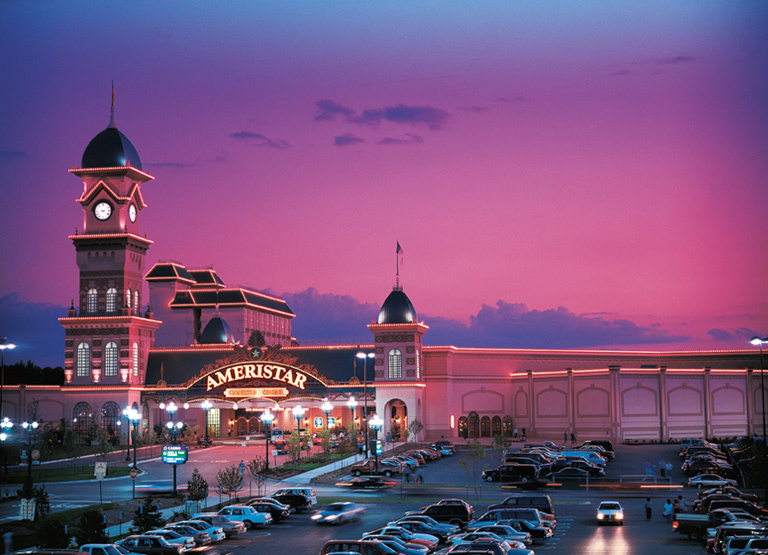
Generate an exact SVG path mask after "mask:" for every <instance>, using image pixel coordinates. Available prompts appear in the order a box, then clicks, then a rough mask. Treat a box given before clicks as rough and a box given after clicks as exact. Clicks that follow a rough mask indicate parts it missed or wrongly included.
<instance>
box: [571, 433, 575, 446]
mask: <svg viewBox="0 0 768 555" xmlns="http://www.w3.org/2000/svg"><path fill="white" fill-rule="evenodd" d="M571 443H573V444H574V445H576V434H575V433H573V434H571Z"/></svg>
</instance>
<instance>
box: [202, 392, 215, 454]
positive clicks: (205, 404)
mask: <svg viewBox="0 0 768 555" xmlns="http://www.w3.org/2000/svg"><path fill="white" fill-rule="evenodd" d="M200 407H201V408H202V409H203V410H204V411H205V446H206V447H208V443H209V439H208V411H210V410H211V408H212V407H213V405H212V404H211V402H210V401H209V400H208V399H206V400H205V401H203V403H202V404H201V405H200Z"/></svg>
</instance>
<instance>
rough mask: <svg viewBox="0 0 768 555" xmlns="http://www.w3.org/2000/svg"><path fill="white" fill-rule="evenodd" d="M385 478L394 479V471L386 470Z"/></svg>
mask: <svg viewBox="0 0 768 555" xmlns="http://www.w3.org/2000/svg"><path fill="white" fill-rule="evenodd" d="M384 476H386V477H387V478H391V477H392V471H391V470H385V471H384Z"/></svg>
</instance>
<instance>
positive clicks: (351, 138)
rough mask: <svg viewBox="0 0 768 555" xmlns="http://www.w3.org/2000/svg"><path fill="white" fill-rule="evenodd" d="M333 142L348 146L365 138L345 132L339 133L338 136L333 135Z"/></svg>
mask: <svg viewBox="0 0 768 555" xmlns="http://www.w3.org/2000/svg"><path fill="white" fill-rule="evenodd" d="M333 142H334V143H335V144H336V146H349V145H354V144H358V143H364V142H365V139H361V138H360V137H356V136H355V135H353V134H352V133H345V134H344V135H339V136H338V137H334V138H333Z"/></svg>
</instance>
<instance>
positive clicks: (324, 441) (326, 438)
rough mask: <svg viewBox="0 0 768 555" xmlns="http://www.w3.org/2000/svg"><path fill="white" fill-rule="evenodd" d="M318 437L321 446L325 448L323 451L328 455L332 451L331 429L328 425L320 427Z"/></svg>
mask: <svg viewBox="0 0 768 555" xmlns="http://www.w3.org/2000/svg"><path fill="white" fill-rule="evenodd" d="M317 437H319V438H320V447H322V448H323V453H325V454H326V455H327V454H328V453H330V452H331V429H330V428H328V427H323V428H320V430H319V431H318V432H317Z"/></svg>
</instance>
